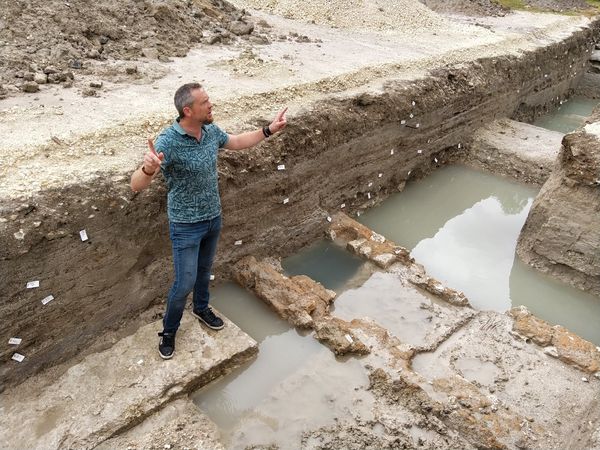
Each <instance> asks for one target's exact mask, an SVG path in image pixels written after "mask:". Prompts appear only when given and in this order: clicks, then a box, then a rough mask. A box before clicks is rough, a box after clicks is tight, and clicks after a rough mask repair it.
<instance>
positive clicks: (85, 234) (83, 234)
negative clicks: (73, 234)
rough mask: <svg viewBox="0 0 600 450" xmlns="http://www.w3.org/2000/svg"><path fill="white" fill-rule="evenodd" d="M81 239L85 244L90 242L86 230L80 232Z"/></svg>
mask: <svg viewBox="0 0 600 450" xmlns="http://www.w3.org/2000/svg"><path fill="white" fill-rule="evenodd" d="M79 237H80V238H81V241H82V242H85V241H87V240H88V235H87V232H86V231H85V230H81V231H80V232H79Z"/></svg>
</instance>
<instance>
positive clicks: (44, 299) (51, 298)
mask: <svg viewBox="0 0 600 450" xmlns="http://www.w3.org/2000/svg"><path fill="white" fill-rule="evenodd" d="M52 300H54V295H49V296H48V297H44V298H43V299H42V305H47V304H48V303H50V302H51V301H52Z"/></svg>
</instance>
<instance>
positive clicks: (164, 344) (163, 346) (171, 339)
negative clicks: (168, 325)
mask: <svg viewBox="0 0 600 450" xmlns="http://www.w3.org/2000/svg"><path fill="white" fill-rule="evenodd" d="M158 335H159V336H160V338H161V339H160V342H159V343H158V353H160V357H161V358H162V359H171V358H172V357H173V353H174V352H175V333H158Z"/></svg>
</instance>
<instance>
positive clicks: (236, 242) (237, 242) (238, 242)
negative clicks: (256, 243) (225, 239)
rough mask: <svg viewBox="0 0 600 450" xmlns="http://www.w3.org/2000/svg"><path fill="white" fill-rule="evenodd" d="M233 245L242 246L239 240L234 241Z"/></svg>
mask: <svg viewBox="0 0 600 450" xmlns="http://www.w3.org/2000/svg"><path fill="white" fill-rule="evenodd" d="M233 245H242V240H241V239H240V240H239V241H235V243H234V244H233Z"/></svg>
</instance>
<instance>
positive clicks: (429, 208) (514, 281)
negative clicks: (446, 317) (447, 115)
mask: <svg viewBox="0 0 600 450" xmlns="http://www.w3.org/2000/svg"><path fill="white" fill-rule="evenodd" d="M536 194H537V189H535V188H532V187H529V186H525V185H522V184H519V183H517V182H514V181H512V180H508V179H506V178H502V177H498V176H494V175H491V174H488V173H484V172H479V171H476V170H473V169H469V168H465V167H461V166H449V167H444V168H441V169H439V170H437V171H436V172H434V173H433V174H432V175H430V176H429V177H427V178H425V179H423V180H418V181H414V182H411V183H409V184H408V185H407V186H406V188H405V190H404V191H403V192H401V193H399V194H396V195H393V196H391V197H390V198H389V199H387V200H386V201H385V202H383V203H382V204H381V205H380V206H378V207H377V208H373V209H372V210H370V211H368V212H367V213H365V214H364V215H362V216H361V217H360V218H359V220H360V221H361V222H362V223H364V224H365V225H367V226H369V227H370V228H371V229H373V230H375V231H377V232H378V233H381V234H383V235H384V236H386V237H387V238H389V239H391V240H393V241H395V242H396V243H398V244H400V245H403V246H405V247H407V248H409V249H411V250H412V251H411V253H412V256H414V257H415V259H416V260H417V261H418V262H419V263H421V264H423V265H424V266H425V269H426V270H427V272H428V273H429V274H430V275H431V276H433V277H435V278H437V279H439V280H440V281H442V282H443V283H445V284H446V285H448V286H450V287H452V288H454V289H458V290H461V291H463V292H464V293H465V294H466V295H467V297H468V298H469V301H470V302H471V304H472V305H473V306H474V307H475V308H477V309H484V310H496V311H506V310H507V309H509V308H511V307H512V306H518V305H525V306H527V307H528V308H529V309H530V310H531V311H532V312H534V313H535V314H536V315H538V316H539V317H541V318H543V319H545V320H548V321H549V322H551V323H558V324H561V325H564V326H566V327H567V328H569V329H570V330H571V331H573V332H575V333H577V334H579V335H581V336H582V337H584V338H585V339H588V340H590V341H592V342H595V343H600V327H598V326H597V323H598V317H600V299H598V298H596V297H594V296H591V295H589V294H586V293H585V292H582V291H580V290H578V289H575V288H573V287H571V286H569V285H566V284H564V283H561V282H559V281H556V280H553V279H550V278H549V277H547V276H545V275H544V274H542V273H539V272H538V271H536V270H533V269H531V268H529V267H528V266H526V265H525V264H522V263H520V262H518V261H515V260H516V257H515V256H516V255H515V248H516V244H517V239H518V237H519V233H520V230H521V228H522V226H523V224H524V222H525V220H526V218H527V214H528V213H529V209H530V207H531V204H532V202H533V199H534V197H535V195H536Z"/></svg>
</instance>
